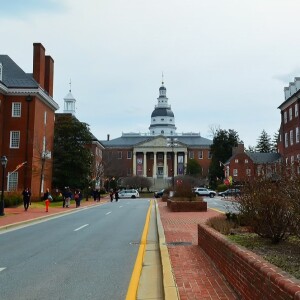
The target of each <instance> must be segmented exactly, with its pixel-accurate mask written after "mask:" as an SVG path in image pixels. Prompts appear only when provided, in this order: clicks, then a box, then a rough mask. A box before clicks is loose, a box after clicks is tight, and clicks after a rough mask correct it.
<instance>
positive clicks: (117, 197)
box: [115, 190, 119, 202]
mask: <svg viewBox="0 0 300 300" xmlns="http://www.w3.org/2000/svg"><path fill="white" fill-rule="evenodd" d="M115 199H116V202H118V201H119V191H118V190H116V191H115Z"/></svg>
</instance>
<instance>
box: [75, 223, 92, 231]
mask: <svg viewBox="0 0 300 300" xmlns="http://www.w3.org/2000/svg"><path fill="white" fill-rule="evenodd" d="M86 226H89V224H85V225H82V226H80V227H78V228H76V229H74V231H78V230H80V229H82V228H84V227H86Z"/></svg>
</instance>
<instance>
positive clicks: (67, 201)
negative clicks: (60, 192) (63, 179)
mask: <svg viewBox="0 0 300 300" xmlns="http://www.w3.org/2000/svg"><path fill="white" fill-rule="evenodd" d="M64 196H65V205H66V207H69V206H70V202H71V198H72V192H71V190H70V188H69V187H68V188H67V190H66V192H65V195H64Z"/></svg>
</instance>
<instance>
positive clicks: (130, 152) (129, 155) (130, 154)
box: [127, 151, 132, 159]
mask: <svg viewBox="0 0 300 300" xmlns="http://www.w3.org/2000/svg"><path fill="white" fill-rule="evenodd" d="M127 159H132V151H127Z"/></svg>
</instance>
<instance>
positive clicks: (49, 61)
mask: <svg viewBox="0 0 300 300" xmlns="http://www.w3.org/2000/svg"><path fill="white" fill-rule="evenodd" d="M53 76H54V60H53V58H52V57H51V56H49V55H47V56H46V57H45V90H46V91H47V92H48V94H49V95H50V96H51V97H53Z"/></svg>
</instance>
